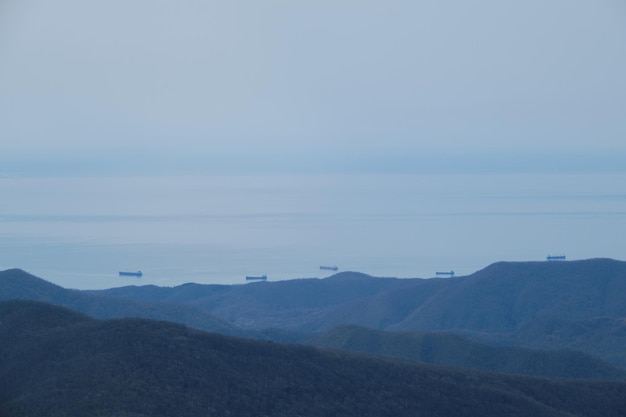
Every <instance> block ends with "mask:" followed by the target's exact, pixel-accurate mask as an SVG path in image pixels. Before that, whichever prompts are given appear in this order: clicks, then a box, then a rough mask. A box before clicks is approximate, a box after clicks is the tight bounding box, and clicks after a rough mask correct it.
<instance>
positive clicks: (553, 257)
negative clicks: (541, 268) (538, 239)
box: [546, 255, 565, 261]
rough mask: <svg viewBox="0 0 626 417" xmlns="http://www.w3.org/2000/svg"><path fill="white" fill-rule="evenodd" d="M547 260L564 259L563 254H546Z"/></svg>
mask: <svg viewBox="0 0 626 417" xmlns="http://www.w3.org/2000/svg"><path fill="white" fill-rule="evenodd" d="M546 260H547V261H564V260H565V255H548V256H546Z"/></svg>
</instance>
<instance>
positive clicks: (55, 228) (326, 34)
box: [0, 0, 626, 288]
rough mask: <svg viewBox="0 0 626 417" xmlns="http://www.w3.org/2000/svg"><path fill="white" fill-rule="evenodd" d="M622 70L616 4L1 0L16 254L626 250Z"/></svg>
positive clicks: (55, 271) (622, 15)
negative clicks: (625, 241)
mask: <svg viewBox="0 0 626 417" xmlns="http://www.w3.org/2000/svg"><path fill="white" fill-rule="evenodd" d="M624 74H626V6H625V3H624V2H623V1H621V0H606V1H605V0H603V1H588V0H551V1H549V2H546V1H541V0H526V1H523V2H521V1H518V2H502V1H499V0H476V1H472V2H468V1H464V0H450V1H446V2H419V1H408V0H389V1H384V2H380V1H367V0H342V1H320V0H299V1H293V2H286V1H283V0H265V1H263V2H259V1H253V0H238V1H234V2H209V1H195V0H178V1H168V0H133V1H132V2H128V1H122V0H109V1H106V2H85V1H80V0H57V1H54V2H51V1H48V0H6V1H0V267H2V268H9V267H19V268H23V269H25V270H27V271H29V272H32V273H34V274H36V275H39V276H41V277H43V278H46V279H49V280H52V281H54V282H57V283H59V284H61V285H64V286H67V287H75V288H102V287H112V286H118V285H126V284H129V283H132V284H137V283H155V284H159V285H175V284H180V283H183V282H188V281H195V282H205V283H240V282H244V279H245V276H246V275H262V274H267V276H268V278H269V279H270V280H274V279H289V278H298V277H312V276H321V275H322V274H321V272H323V271H320V270H319V266H320V265H330V266H332V265H336V266H337V267H338V268H339V270H341V271H343V270H356V271H361V272H365V273H369V274H372V275H379V276H398V277H432V276H433V275H434V274H435V272H437V271H450V270H454V271H455V272H456V274H457V275H462V274H467V273H471V272H474V271H476V270H477V269H480V268H483V267H485V266H487V265H488V264H489V263H491V262H495V261H500V260H542V259H545V257H546V256H547V255H548V254H563V255H566V256H567V257H568V259H577V258H590V257H613V258H617V259H621V258H623V255H622V247H623V244H622V238H623V236H625V235H626V234H625V233H624V232H625V230H624V228H625V227H626V226H625V224H626V222H624V212H625V211H626V205H625V203H626V202H625V195H626V192H625V185H624V184H626V181H624V179H625V178H624V176H625V175H626V142H625V141H624V138H626V117H624V114H626V77H624ZM120 270H129V271H136V270H142V271H143V272H144V277H143V278H141V279H140V280H136V279H135V280H133V279H128V278H127V279H120V278H119V277H118V276H117V273H118V271H120Z"/></svg>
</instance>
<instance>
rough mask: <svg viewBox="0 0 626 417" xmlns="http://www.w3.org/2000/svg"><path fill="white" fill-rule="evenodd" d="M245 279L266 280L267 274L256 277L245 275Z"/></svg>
mask: <svg viewBox="0 0 626 417" xmlns="http://www.w3.org/2000/svg"><path fill="white" fill-rule="evenodd" d="M246 281H267V275H261V276H256V277H253V276H247V277H246Z"/></svg>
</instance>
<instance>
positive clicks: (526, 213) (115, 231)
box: [0, 174, 626, 289]
mask: <svg viewBox="0 0 626 417" xmlns="http://www.w3.org/2000/svg"><path fill="white" fill-rule="evenodd" d="M0 195H1V196H2V199H1V200H0V268H1V269H6V268H13V267H18V268H22V269H25V270H27V271H28V272H31V273H33V274H35V275H37V276H40V277H42V278H45V279H47V280H49V281H52V282H54V283H57V284H59V285H62V286H64V287H68V288H80V289H92V288H109V287H115V286H122V285H129V284H135V285H138V284H156V285H161V286H173V285H178V284H182V283H185V282H199V283H225V284H237V283H244V282H245V276H246V275H262V274H266V275H267V276H268V279H269V280H282V279H291V278H304V277H324V276H327V275H329V273H328V272H325V271H320V269H319V266H320V265H336V266H338V267H339V270H340V271H341V270H353V271H360V272H365V273H368V274H371V275H375V276H394V277H422V278H428V277H432V276H434V275H435V272H436V271H450V270H454V271H455V272H456V274H457V275H464V274H469V273H472V272H474V271H476V270H478V269H481V268H483V267H485V266H487V265H488V264H490V263H492V262H496V261H501V260H511V261H512V260H515V261H525V260H543V259H545V257H546V255H548V254H563V255H566V256H567V257H568V259H580V258H591V257H612V258H616V259H623V258H624V257H625V256H624V251H625V248H626V245H624V236H626V174H571V175H560V174H550V175H530V174H519V175H513V174H510V175H486V174H481V175H327V176H324V175H296V176H278V175H276V176H270V175H266V176H187V177H184V176H171V177H154V176H153V177H110V178H107V177H93V178H48V179H43V178H0ZM122 270H128V271H136V270H141V271H143V273H144V276H143V277H142V278H128V277H126V278H120V277H118V274H117V273H118V271H122Z"/></svg>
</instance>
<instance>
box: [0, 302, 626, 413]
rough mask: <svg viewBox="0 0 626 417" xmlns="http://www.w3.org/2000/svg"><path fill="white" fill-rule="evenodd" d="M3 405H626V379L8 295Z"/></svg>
mask: <svg viewBox="0 0 626 417" xmlns="http://www.w3.org/2000/svg"><path fill="white" fill-rule="evenodd" d="M0 339H1V340H3V343H2V344H0V358H2V360H1V361H0V415H3V416H12V417H22V416H32V415H46V416H51V417H55V416H85V415H116V416H137V417H138V416H150V417H152V416H154V417H160V416H171V415H181V416H189V417H194V416H232V415H236V416H240V417H246V416H269V415H272V416H307V417H308V416H311V417H313V416H333V417H335V416H337V417H341V416H353V415H354V416H357V415H358V416H363V415H367V416H371V417H376V416H396V417H402V416H416V415H420V416H432V417H438V416H446V417H447V416H451V415H454V416H460V417H464V416H468V417H469V416H481V417H489V416H503V415H506V416H528V415H533V416H536V417H544V416H545V417H567V416H571V417H574V416H579V417H595V416H598V417H600V416H601V417H618V416H620V417H621V416H625V415H626V383H622V382H607V381H603V382H601V381H581V380H560V379H546V378H530V377H519V376H518V377H515V376H507V375H497V374H490V373H485V372H478V371H467V370H453V369H442V368H437V367H433V366H427V365H419V364H410V363H406V362H404V363H400V362H394V361H391V360H386V359H376V358H370V357H363V356H358V355H352V354H347V353H338V352H329V351H321V350H317V349H314V348H311V347H305V346H298V345H281V344H276V343H271V342H263V341H252V340H244V339H238V338H233V337H229V336H223V335H218V334H209V333H204V332H201V331H196V330H191V329H189V328H187V327H184V326H181V325H177V324H171V323H166V322H158V321H153V320H146V319H116V320H94V319H91V318H88V317H86V316H84V315H82V314H78V313H74V312H71V311H68V310H67V309H65V308H62V307H57V306H52V305H49V304H44V303H39V302H32V301H5V302H0Z"/></svg>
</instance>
